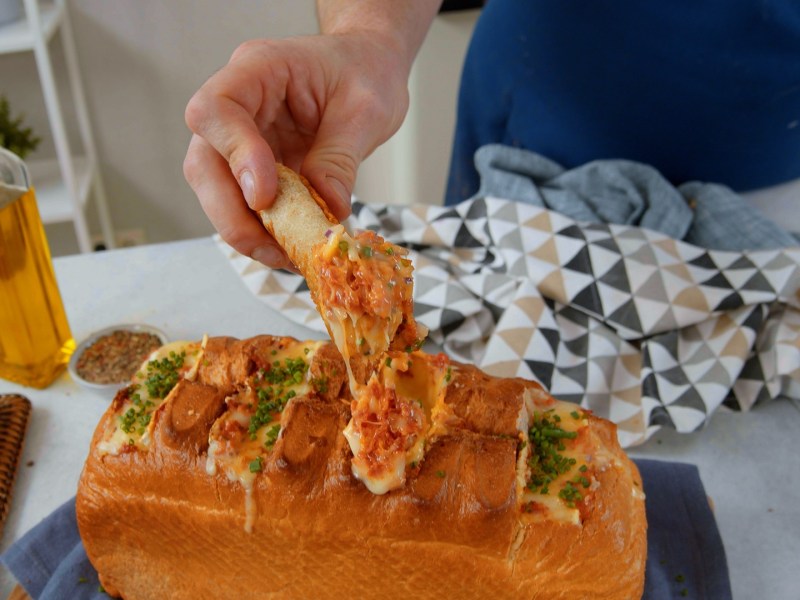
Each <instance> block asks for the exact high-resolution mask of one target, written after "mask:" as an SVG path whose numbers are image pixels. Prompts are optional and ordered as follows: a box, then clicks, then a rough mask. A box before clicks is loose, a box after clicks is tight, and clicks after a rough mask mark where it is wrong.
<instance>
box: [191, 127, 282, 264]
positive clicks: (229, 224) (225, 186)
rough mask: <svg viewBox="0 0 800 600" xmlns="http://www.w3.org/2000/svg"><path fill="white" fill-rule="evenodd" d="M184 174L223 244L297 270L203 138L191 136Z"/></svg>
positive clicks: (227, 169)
mask: <svg viewBox="0 0 800 600" xmlns="http://www.w3.org/2000/svg"><path fill="white" fill-rule="evenodd" d="M183 171H184V176H185V177H186V180H187V181H188V182H189V185H190V186H191V188H192V190H193V191H194V193H195V195H196V196H197V199H198V200H199V201H200V206H201V207H202V208H203V211H204V212H205V213H206V215H207V216H208V219H209V220H210V221H211V223H212V225H214V227H215V229H216V230H217V231H218V232H219V234H220V236H221V237H222V239H223V240H225V241H226V242H227V243H228V244H230V245H231V246H232V247H233V248H234V249H235V250H236V251H237V252H239V253H240V254H243V255H245V256H249V257H251V258H253V259H254V260H257V261H259V262H261V263H263V264H265V265H267V266H269V267H273V268H276V269H280V268H288V269H291V270H295V269H294V266H293V265H292V264H291V262H290V261H289V259H288V258H287V257H286V254H285V253H284V252H283V250H282V249H281V248H280V246H279V245H278V243H277V242H276V241H275V240H274V239H273V238H272V236H270V235H269V234H268V233H267V231H266V230H265V229H264V227H263V225H262V224H261V222H260V220H259V219H258V217H257V215H256V214H255V213H254V212H252V211H251V210H250V209H249V208H248V206H247V204H246V203H245V201H244V197H243V196H242V191H241V189H240V187H239V185H238V184H237V181H236V179H235V178H234V176H233V174H232V173H231V170H230V168H229V167H228V163H227V162H226V160H225V159H224V158H223V157H222V156H220V154H219V153H217V151H216V150H215V149H214V148H213V147H212V146H211V145H210V144H209V143H208V142H207V141H206V140H204V139H203V138H201V137H200V136H198V135H194V136H192V140H191V141H190V143H189V149H188V151H187V153H186V158H185V160H184V163H183Z"/></svg>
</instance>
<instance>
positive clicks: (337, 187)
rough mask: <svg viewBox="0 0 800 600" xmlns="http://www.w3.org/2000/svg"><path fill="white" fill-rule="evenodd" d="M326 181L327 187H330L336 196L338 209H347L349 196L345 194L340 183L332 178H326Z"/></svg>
mask: <svg viewBox="0 0 800 600" xmlns="http://www.w3.org/2000/svg"><path fill="white" fill-rule="evenodd" d="M327 181H328V185H330V186H331V188H332V189H333V191H334V192H335V193H336V195H337V196H338V198H337V201H338V204H339V208H341V209H342V210H346V209H348V208H349V207H350V194H349V193H348V192H347V189H345V187H344V185H343V184H342V182H341V181H339V180H338V179H336V178H334V177H328V178H327ZM334 212H335V211H334Z"/></svg>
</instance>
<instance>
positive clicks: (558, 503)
mask: <svg viewBox="0 0 800 600" xmlns="http://www.w3.org/2000/svg"><path fill="white" fill-rule="evenodd" d="M526 406H527V409H528V410H529V411H530V413H529V421H528V427H527V428H526V430H527V429H529V428H530V427H531V426H533V425H534V420H535V419H536V418H537V415H538V416H540V417H541V416H542V415H546V416H547V418H548V419H549V420H550V421H551V422H553V423H554V424H556V426H557V427H558V428H559V429H560V430H562V431H563V432H566V433H567V434H570V435H573V434H574V435H575V436H576V437H575V438H574V439H568V438H563V439H561V440H560V441H562V442H563V446H564V447H563V449H561V450H559V451H558V453H559V455H561V456H562V457H563V458H564V459H566V460H572V461H574V463H573V466H572V467H571V468H570V469H569V470H568V471H567V472H565V473H560V474H558V475H557V476H555V477H554V478H553V479H552V481H550V482H549V483H547V484H546V485H545V486H544V487H543V488H537V489H536V490H535V491H532V490H531V489H530V488H529V487H528V483H529V482H530V480H531V466H530V464H529V463H528V460H529V458H530V457H531V455H532V453H533V449H532V448H531V445H532V442H531V440H530V439H529V438H528V436H527V434H526V433H524V434H522V435H521V440H522V441H524V442H525V443H524V444H523V447H522V449H521V450H520V452H519V456H518V458H517V493H518V496H517V497H518V498H519V501H520V506H521V510H522V515H523V518H524V519H525V520H532V521H537V520H554V521H560V522H563V523H570V524H573V525H579V524H580V522H581V517H580V508H579V504H580V501H578V502H573V503H570V502H568V501H567V500H565V499H564V498H561V497H559V492H560V491H561V490H562V489H564V487H565V486H567V485H568V484H571V485H574V486H575V487H576V488H577V489H578V491H579V492H580V493H581V494H582V495H585V494H587V493H589V492H591V491H593V490H594V489H596V486H597V485H598V483H597V479H596V478H595V477H594V473H595V472H596V470H598V469H604V468H606V466H607V464H608V463H607V462H606V461H605V460H604V459H603V457H601V456H598V453H597V450H596V449H597V447H598V445H597V443H596V441H595V440H594V439H593V438H592V437H591V436H590V435H589V422H588V419H587V418H586V413H585V412H584V411H582V410H580V409H579V408H578V407H577V406H576V405H575V404H572V403H569V402H562V401H559V400H554V399H552V398H549V396H548V400H547V401H546V402H545V401H544V400H543V399H542V401H540V402H536V401H535V398H533V397H531V398H526ZM576 415H577V416H578V418H575V416H576ZM582 467H583V468H584V469H585V470H584V471H581V468H582ZM580 477H584V478H585V480H586V481H587V482H588V484H589V487H588V488H586V487H584V485H583V483H581V482H576V478H580ZM543 490H546V493H543Z"/></svg>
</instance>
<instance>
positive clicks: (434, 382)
mask: <svg viewBox="0 0 800 600" xmlns="http://www.w3.org/2000/svg"><path fill="white" fill-rule="evenodd" d="M445 387H446V382H445V366H444V362H443V361H442V360H441V359H438V360H437V359H436V358H432V357H429V356H428V355H426V354H424V353H422V352H414V353H411V354H409V353H398V352H395V353H389V354H387V355H386V357H385V361H384V363H383V365H382V367H381V368H380V370H379V371H378V372H377V373H375V374H374V375H373V376H372V378H371V379H370V381H369V382H368V383H367V385H366V386H359V385H358V384H356V388H357V394H355V395H354V398H355V399H354V400H353V402H352V406H351V413H352V418H351V419H350V422H349V423H348V424H347V427H346V428H345V429H344V432H343V433H344V436H345V438H346V439H347V442H348V444H349V445H350V449H351V451H352V452H353V459H352V462H351V469H352V472H353V475H354V476H355V477H356V478H357V479H359V480H360V481H362V482H363V483H364V485H365V486H366V487H367V489H369V490H370V491H371V492H372V493H374V494H385V493H386V492H388V491H390V490H393V489H395V488H398V487H400V486H402V485H403V484H404V483H405V480H406V469H407V467H408V466H411V465H416V464H418V463H419V462H421V461H422V459H423V457H424V452H425V443H426V440H427V439H428V433H429V429H430V424H431V421H432V415H433V414H434V411H435V409H436V407H437V406H439V405H441V404H443V398H444V393H445Z"/></svg>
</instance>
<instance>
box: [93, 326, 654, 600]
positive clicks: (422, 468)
mask: <svg viewBox="0 0 800 600" xmlns="http://www.w3.org/2000/svg"><path fill="white" fill-rule="evenodd" d="M275 340H276V338H271V337H270V336H259V337H256V338H252V339H250V340H242V341H238V340H233V339H232V338H212V339H210V340H209V342H208V344H207V345H206V348H207V354H206V355H205V357H204V359H202V360H201V361H200V366H199V368H198V370H197V375H196V377H195V379H194V380H193V381H182V382H181V383H179V385H178V386H177V387H176V388H175V389H174V390H173V392H172V393H171V394H170V395H169V396H168V397H167V399H166V401H165V402H164V403H163V404H162V405H161V406H160V407H159V408H158V409H157V410H156V412H155V413H154V415H153V419H152V423H151V424H150V428H151V431H152V441H151V444H150V447H149V448H147V449H139V448H133V449H131V450H130V451H123V452H120V453H118V454H116V455H113V454H108V453H104V452H103V451H101V449H100V442H101V441H102V439H103V437H104V436H105V435H106V434H107V431H108V430H109V428H110V427H113V426H114V420H115V419H117V418H118V413H117V412H115V411H116V410H117V409H118V408H119V403H120V401H121V396H118V399H117V400H116V401H115V403H114V404H112V406H111V407H109V410H108V411H107V412H106V414H105V415H104V416H103V418H102V419H101V422H100V423H99V424H98V427H97V429H96V431H95V434H94V437H93V439H92V444H91V449H90V453H89V457H88V459H87V461H86V465H85V468H84V470H83V473H82V476H81V479H80V484H79V488H78V495H77V516H78V526H79V529H80V533H81V537H82V539H83V542H84V546H85V548H86V552H87V555H88V556H89V559H90V560H91V562H92V564H93V565H94V566H95V568H96V569H97V571H98V573H99V575H100V580H101V582H102V584H103V586H104V587H105V589H106V591H107V592H108V593H109V594H111V595H114V596H122V597H124V598H126V599H128V600H132V599H138V598H175V599H181V598H193V599H196V598H237V599H239V598H243V599H244V598H345V597H363V598H378V597H380V598H407V597H415V598H441V597H442V596H445V597H451V598H487V597H494V598H537V599H546V598H553V599H555V598H567V597H569V598H620V599H623V598H625V599H627V598H638V597H640V596H641V593H642V589H643V579H644V561H645V556H646V522H645V516H644V499H643V495H642V494H641V489H642V487H641V479H640V477H639V473H638V471H637V469H636V467H635V465H634V464H633V463H632V462H631V461H630V460H629V459H628V458H627V457H626V456H625V454H624V452H623V451H622V450H621V448H620V447H619V445H618V443H617V441H616V434H615V427H614V425H613V424H611V423H609V422H607V421H604V420H602V419H599V418H596V417H594V416H591V415H587V421H588V431H589V433H587V435H591V436H592V439H593V440H594V443H596V444H597V449H598V452H597V453H598V454H600V453H602V454H603V455H604V456H605V459H604V460H605V464H606V465H607V466H606V468H604V469H602V470H599V471H598V472H597V484H596V486H597V488H596V490H595V491H594V493H593V494H592V496H591V501H590V502H588V503H587V506H585V507H583V508H582V511H581V512H582V523H580V524H571V523H565V522H559V521H556V520H546V519H545V520H541V519H540V520H536V519H531V518H529V517H528V516H527V515H526V514H524V513H523V512H521V510H520V499H519V486H518V481H517V468H518V464H517V463H518V456H519V452H520V447H521V445H520V443H519V440H518V439H517V438H515V435H516V433H517V430H516V426H515V417H514V415H519V414H520V413H521V412H524V406H525V403H526V399H527V401H529V402H530V400H531V397H535V401H536V402H539V403H540V404H546V402H547V401H548V400H549V396H548V395H547V394H546V393H545V392H544V391H543V390H542V389H541V388H540V387H539V386H538V385H536V384H534V383H532V382H527V381H524V380H521V379H496V378H491V377H489V376H488V375H486V374H483V373H481V372H480V371H478V370H477V369H475V368H474V367H470V366H466V365H457V366H456V368H454V371H453V377H452V381H451V382H450V384H449V385H448V387H447V394H446V396H445V398H444V402H445V404H446V406H447V407H448V410H447V411H446V412H447V423H448V426H447V430H446V431H444V432H441V433H440V434H438V435H436V436H434V437H433V438H432V439H430V440H429V443H428V448H427V451H426V454H425V459H424V460H423V461H422V463H421V464H420V465H419V466H417V467H416V468H415V469H414V470H413V471H412V473H411V474H410V476H409V478H408V480H407V482H406V485H405V486H403V487H402V488H400V489H397V490H393V491H392V492H389V493H387V494H385V495H381V496H376V495H374V494H372V493H370V492H369V491H368V490H367V489H366V488H365V487H364V485H363V484H362V483H361V482H359V481H358V480H356V479H355V477H354V476H353V475H352V472H351V468H350V460H351V457H352V454H351V452H350V449H349V446H348V445H347V442H346V440H345V439H344V437H343V435H342V430H343V428H344V427H345V425H346V424H347V422H348V420H349V418H350V415H349V392H348V388H347V386H346V385H345V384H344V381H343V380H342V378H341V377H339V376H334V378H333V381H332V383H331V387H326V389H325V391H324V393H316V392H315V393H310V394H308V395H303V396H297V397H295V398H293V399H292V400H291V402H289V404H288V405H287V407H286V408H285V410H284V412H283V415H282V417H281V423H282V429H281V434H280V437H279V438H278V440H277V442H276V443H275V445H274V448H273V449H272V451H271V452H270V453H269V456H268V457H267V458H266V460H265V462H264V465H263V470H262V471H261V472H260V473H258V476H257V477H256V478H255V480H254V483H253V487H252V495H251V501H252V506H253V507H254V512H255V515H254V519H253V523H252V525H253V527H252V531H251V532H250V533H248V532H246V531H245V524H246V521H247V509H246V505H247V502H248V498H247V493H246V490H245V489H244V487H243V486H242V485H241V483H240V482H239V481H235V480H232V479H230V478H229V477H227V476H226V475H225V474H224V473H223V472H221V471H218V472H216V473H215V474H213V475H212V474H209V472H208V469H207V467H208V464H207V459H208V444H207V440H208V433H209V429H210V428H211V426H212V423H213V421H214V420H215V419H216V418H217V417H219V416H220V415H221V414H222V413H223V412H224V411H225V410H226V409H225V403H224V401H222V400H221V398H224V397H225V396H226V395H229V394H230V393H231V392H232V390H233V389H234V388H235V387H236V386H237V385H238V383H239V382H240V381H241V378H243V377H245V376H246V374H247V373H252V372H253V370H254V369H258V368H259V367H258V365H259V363H260V362H263V361H265V360H269V353H268V351H267V350H268V348H271V347H273V346H274V344H275ZM314 356H315V358H314V360H313V361H312V364H311V366H310V370H311V371H313V372H315V373H317V374H319V373H323V372H324V373H327V374H329V375H334V374H335V373H336V372H341V373H343V372H344V365H343V362H342V360H341V358H340V357H339V355H338V353H336V351H335V349H333V347H332V346H331V345H330V344H326V345H324V346H323V347H322V348H320V350H319V351H318V352H317V353H316V354H315V355H314ZM125 393H126V392H125V391H124V390H123V391H122V392H120V394H121V395H124V394H125Z"/></svg>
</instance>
